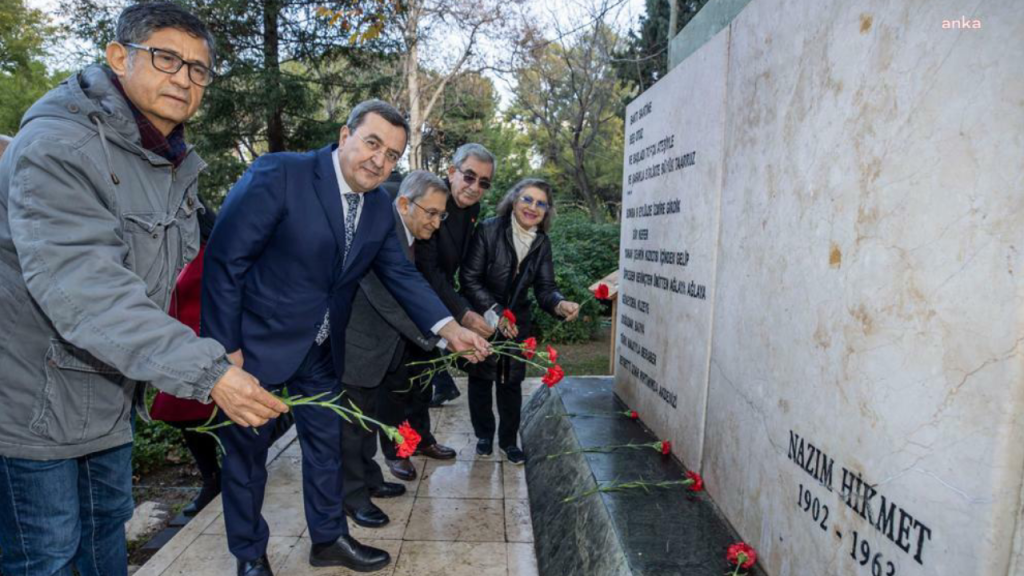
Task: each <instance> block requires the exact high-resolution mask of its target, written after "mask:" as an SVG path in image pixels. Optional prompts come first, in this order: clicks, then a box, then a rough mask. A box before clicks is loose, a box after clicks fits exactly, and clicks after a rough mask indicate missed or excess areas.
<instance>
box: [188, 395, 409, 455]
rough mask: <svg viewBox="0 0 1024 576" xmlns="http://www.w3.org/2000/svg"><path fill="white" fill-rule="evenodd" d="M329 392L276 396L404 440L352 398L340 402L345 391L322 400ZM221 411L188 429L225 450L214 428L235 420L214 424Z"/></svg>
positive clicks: (286, 403)
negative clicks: (323, 409)
mask: <svg viewBox="0 0 1024 576" xmlns="http://www.w3.org/2000/svg"><path fill="white" fill-rule="evenodd" d="M272 394H273V393H272ZM328 394H329V392H321V393H320V394H317V395H315V396H309V397H305V396H291V395H289V394H287V393H285V394H274V396H275V397H276V398H277V399H278V400H280V401H281V402H283V403H284V405H285V406H288V408H297V407H300V406H317V407H320V408H326V409H328V410H330V411H331V412H334V413H335V414H337V415H338V416H340V417H341V418H343V419H344V420H345V422H348V423H349V424H351V423H352V421H353V419H355V421H356V422H358V423H359V425H360V426H362V428H363V429H364V430H366V431H370V428H369V427H368V426H367V425H366V423H367V422H369V423H371V424H376V425H377V426H378V427H379V428H380V429H381V430H383V431H384V434H386V435H387V437H388V438H390V439H391V440H392V441H393V442H397V443H399V444H401V443H402V442H404V438H402V435H401V434H399V433H398V429H397V428H395V427H394V426H388V425H387V424H384V423H383V422H380V421H378V420H375V419H373V418H370V417H369V416H367V415H366V414H365V413H363V411H362V410H360V409H359V407H358V406H356V405H355V404H354V403H353V402H352V400H349V401H348V404H349V407H345V406H342V405H341V404H339V403H338V401H339V400H341V397H342V396H344V395H345V393H344V392H342V393H341V394H338V395H337V396H335V397H334V398H331V399H330V400H326V401H324V400H321V398H323V397H324V396H326V395H328ZM219 411H220V408H214V410H213V414H210V417H209V419H207V420H206V422H204V423H203V425H202V426H196V427H195V428H187V429H186V430H188V431H189V432H196V433H199V434H209V435H210V436H213V439H214V440H216V441H217V445H218V446H220V450H221V452H224V445H223V444H221V441H220V438H218V437H217V435H216V434H214V430H216V429H218V428H223V427H225V426H231V425H234V422H233V421H232V420H225V421H223V422H218V423H217V424H214V423H213V421H214V420H215V419H216V418H217V413H218V412H219ZM252 431H253V433H254V434H258V433H259V432H258V431H257V430H256V428H253V429H252Z"/></svg>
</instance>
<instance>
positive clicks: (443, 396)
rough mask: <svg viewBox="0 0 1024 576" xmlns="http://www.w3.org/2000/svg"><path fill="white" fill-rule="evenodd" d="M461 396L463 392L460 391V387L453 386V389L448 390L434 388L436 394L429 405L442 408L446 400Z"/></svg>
mask: <svg viewBox="0 0 1024 576" xmlns="http://www.w3.org/2000/svg"><path fill="white" fill-rule="evenodd" d="M459 396H462V392H459V389H458V388H456V387H454V386H452V389H451V390H449V391H447V392H446V391H444V390H439V389H437V388H434V396H433V397H432V398H431V399H430V404H429V406H430V407H431V408H440V407H441V406H444V403H445V402H449V401H451V400H455V399H456V398H458V397H459Z"/></svg>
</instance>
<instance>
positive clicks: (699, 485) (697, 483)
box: [686, 470, 704, 492]
mask: <svg viewBox="0 0 1024 576" xmlns="http://www.w3.org/2000/svg"><path fill="white" fill-rule="evenodd" d="M686 478H687V479H689V480H693V484H690V490H692V491H693V492H700V491H701V490H703V489H704V479H703V478H701V477H700V474H697V473H696V472H694V471H692V470H690V471H689V472H687V473H686Z"/></svg>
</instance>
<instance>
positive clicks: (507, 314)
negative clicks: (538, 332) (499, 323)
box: [501, 308, 516, 326]
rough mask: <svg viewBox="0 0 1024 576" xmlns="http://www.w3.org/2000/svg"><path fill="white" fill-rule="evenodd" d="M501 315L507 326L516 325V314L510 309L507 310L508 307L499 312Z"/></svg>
mask: <svg viewBox="0 0 1024 576" xmlns="http://www.w3.org/2000/svg"><path fill="white" fill-rule="evenodd" d="M501 317H502V318H504V319H505V320H508V325H509V326H515V325H516V315H515V314H513V313H512V311H511V310H509V309H508V308H505V311H504V312H502V313H501Z"/></svg>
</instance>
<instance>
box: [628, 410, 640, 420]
mask: <svg viewBox="0 0 1024 576" xmlns="http://www.w3.org/2000/svg"><path fill="white" fill-rule="evenodd" d="M629 418H630V419H631V420H636V419H638V418H640V415H639V414H637V413H636V410H630V411H629Z"/></svg>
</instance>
